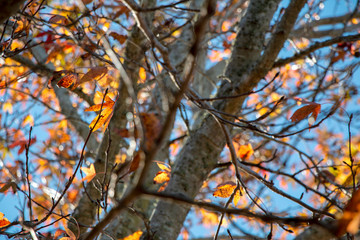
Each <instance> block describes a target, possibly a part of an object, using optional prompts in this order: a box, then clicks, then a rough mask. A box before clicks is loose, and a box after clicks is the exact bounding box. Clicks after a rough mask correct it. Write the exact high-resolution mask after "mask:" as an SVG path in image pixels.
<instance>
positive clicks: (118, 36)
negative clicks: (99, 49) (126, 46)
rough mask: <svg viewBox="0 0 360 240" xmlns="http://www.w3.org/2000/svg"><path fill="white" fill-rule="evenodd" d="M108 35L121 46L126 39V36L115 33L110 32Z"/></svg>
mask: <svg viewBox="0 0 360 240" xmlns="http://www.w3.org/2000/svg"><path fill="white" fill-rule="evenodd" d="M109 35H110V36H112V37H113V38H114V39H116V40H117V41H118V42H119V43H120V44H123V43H124V42H125V41H126V39H127V36H125V35H121V34H118V33H116V32H111V33H110V34H109Z"/></svg>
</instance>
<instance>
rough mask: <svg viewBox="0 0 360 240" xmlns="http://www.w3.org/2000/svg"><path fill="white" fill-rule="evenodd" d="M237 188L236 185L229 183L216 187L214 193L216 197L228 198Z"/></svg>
mask: <svg viewBox="0 0 360 240" xmlns="http://www.w3.org/2000/svg"><path fill="white" fill-rule="evenodd" d="M235 188H236V183H234V182H232V181H229V182H225V183H222V184H219V185H218V186H217V187H216V191H215V192H214V193H213V196H214V197H221V198H227V197H230V196H231V194H232V193H233V192H234V189H235Z"/></svg>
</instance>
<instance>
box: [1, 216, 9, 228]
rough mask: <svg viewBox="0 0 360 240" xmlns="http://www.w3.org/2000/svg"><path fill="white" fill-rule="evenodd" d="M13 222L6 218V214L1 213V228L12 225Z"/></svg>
mask: <svg viewBox="0 0 360 240" xmlns="http://www.w3.org/2000/svg"><path fill="white" fill-rule="evenodd" d="M10 224H11V222H10V221H9V220H7V218H5V217H4V214H3V213H2V212H0V228H3V227H6V226H8V225H10Z"/></svg>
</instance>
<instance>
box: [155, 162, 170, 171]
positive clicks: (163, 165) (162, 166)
mask: <svg viewBox="0 0 360 240" xmlns="http://www.w3.org/2000/svg"><path fill="white" fill-rule="evenodd" d="M156 164H157V165H158V167H159V168H160V169H161V170H163V171H166V172H171V168H170V166H169V167H168V166H166V165H165V163H161V162H157V163H156Z"/></svg>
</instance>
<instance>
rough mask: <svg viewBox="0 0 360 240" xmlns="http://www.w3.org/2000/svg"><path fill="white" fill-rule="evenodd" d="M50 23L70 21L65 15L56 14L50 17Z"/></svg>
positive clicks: (66, 22) (64, 23) (63, 23)
mask: <svg viewBox="0 0 360 240" xmlns="http://www.w3.org/2000/svg"><path fill="white" fill-rule="evenodd" d="M49 23H57V24H62V25H66V24H68V23H69V21H68V20H67V18H66V17H64V16H61V15H54V16H52V17H51V18H50V19H49Z"/></svg>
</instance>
